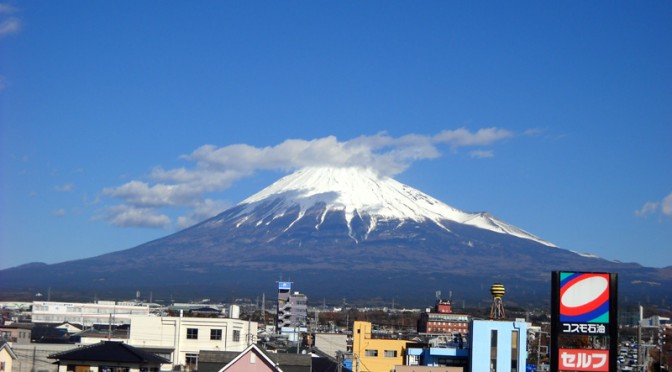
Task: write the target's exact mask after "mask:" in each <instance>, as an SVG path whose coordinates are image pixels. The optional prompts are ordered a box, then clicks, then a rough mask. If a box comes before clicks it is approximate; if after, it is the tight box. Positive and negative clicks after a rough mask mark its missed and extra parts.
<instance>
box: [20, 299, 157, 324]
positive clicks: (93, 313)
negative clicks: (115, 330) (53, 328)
mask: <svg viewBox="0 0 672 372" xmlns="http://www.w3.org/2000/svg"><path fill="white" fill-rule="evenodd" d="M135 315H143V316H148V315H149V306H147V305H138V304H135V303H132V302H114V301H98V302H96V303H90V304H86V303H75V302H45V301H34V302H33V311H32V315H31V316H32V322H33V323H48V324H61V323H64V322H70V323H74V324H81V325H82V326H84V327H91V326H93V325H94V324H112V325H122V324H130V321H131V316H135Z"/></svg>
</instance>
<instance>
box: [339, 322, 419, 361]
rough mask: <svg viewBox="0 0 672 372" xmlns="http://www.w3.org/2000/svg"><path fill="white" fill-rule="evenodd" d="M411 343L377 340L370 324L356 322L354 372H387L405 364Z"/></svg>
mask: <svg viewBox="0 0 672 372" xmlns="http://www.w3.org/2000/svg"><path fill="white" fill-rule="evenodd" d="M409 343H412V342H411V341H407V340H391V339H382V338H375V337H374V334H373V332H372V326H371V323H369V322H361V321H356V322H355V323H354V325H353V331H352V367H353V368H352V370H355V371H360V372H387V371H391V370H393V369H394V367H395V366H396V365H403V364H404V356H405V355H406V348H407V345H408V344H409Z"/></svg>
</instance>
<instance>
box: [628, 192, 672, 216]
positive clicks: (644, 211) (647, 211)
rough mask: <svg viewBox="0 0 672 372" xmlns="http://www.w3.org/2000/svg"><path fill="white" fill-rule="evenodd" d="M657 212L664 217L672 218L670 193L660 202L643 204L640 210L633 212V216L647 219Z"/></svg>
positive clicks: (671, 195) (671, 197)
mask: <svg viewBox="0 0 672 372" xmlns="http://www.w3.org/2000/svg"><path fill="white" fill-rule="evenodd" d="M658 211H660V213H662V214H664V215H666V216H672V193H669V194H668V195H667V196H666V197H664V198H663V200H661V201H655V202H646V203H644V205H643V206H642V207H641V208H639V209H638V210H636V211H635V216H637V217H647V216H649V215H652V214H656V213H658Z"/></svg>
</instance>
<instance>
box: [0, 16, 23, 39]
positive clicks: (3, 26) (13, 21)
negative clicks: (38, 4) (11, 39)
mask: <svg viewBox="0 0 672 372" xmlns="http://www.w3.org/2000/svg"><path fill="white" fill-rule="evenodd" d="M19 30H21V20H20V19H18V18H13V17H12V18H8V19H3V20H1V21H0V37H3V36H6V35H10V34H14V33H17V32H19Z"/></svg>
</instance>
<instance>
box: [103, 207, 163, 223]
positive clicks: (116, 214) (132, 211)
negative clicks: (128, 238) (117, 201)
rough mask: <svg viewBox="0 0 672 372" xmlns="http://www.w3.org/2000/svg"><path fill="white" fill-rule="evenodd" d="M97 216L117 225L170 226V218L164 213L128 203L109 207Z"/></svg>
mask: <svg viewBox="0 0 672 372" xmlns="http://www.w3.org/2000/svg"><path fill="white" fill-rule="evenodd" d="M99 218H102V219H104V220H106V221H108V222H110V223H111V224H112V225H115V226H119V227H151V228H165V227H168V226H170V218H169V217H168V216H166V215H165V214H158V213H156V212H155V211H153V210H152V209H149V208H136V207H133V206H129V205H117V206H113V207H110V208H109V209H108V210H107V211H106V214H105V215H104V216H100V217H99Z"/></svg>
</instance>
